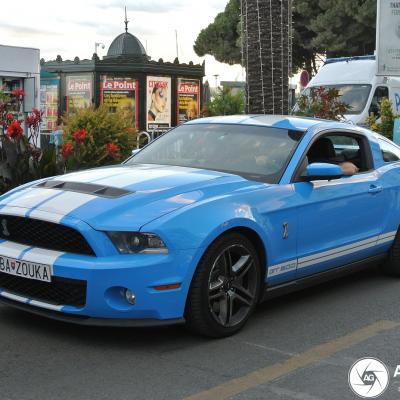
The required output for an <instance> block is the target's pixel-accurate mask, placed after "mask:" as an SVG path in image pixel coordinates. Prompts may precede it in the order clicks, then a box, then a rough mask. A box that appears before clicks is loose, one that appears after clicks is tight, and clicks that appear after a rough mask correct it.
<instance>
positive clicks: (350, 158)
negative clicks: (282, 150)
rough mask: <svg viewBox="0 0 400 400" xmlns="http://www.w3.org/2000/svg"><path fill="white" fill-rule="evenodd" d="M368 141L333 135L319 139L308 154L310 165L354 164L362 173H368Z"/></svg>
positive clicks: (349, 136) (350, 136) (357, 137)
mask: <svg viewBox="0 0 400 400" xmlns="http://www.w3.org/2000/svg"><path fill="white" fill-rule="evenodd" d="M367 146H368V144H367V143H366V139H365V138H363V137H359V136H355V135H346V134H339V133H338V134H331V135H327V136H323V137H320V138H319V139H317V140H316V141H315V142H314V143H313V145H312V146H311V147H310V149H309V150H308V152H307V159H308V164H311V163H314V162H326V163H332V164H338V165H340V164H342V163H344V162H351V163H353V164H354V165H355V166H356V167H357V168H358V169H359V171H360V172H363V171H368V170H369V169H370V168H371V167H370V165H369V164H370V163H369V161H368V158H367V153H366V152H367Z"/></svg>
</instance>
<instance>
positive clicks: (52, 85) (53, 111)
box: [40, 79, 60, 131]
mask: <svg viewBox="0 0 400 400" xmlns="http://www.w3.org/2000/svg"><path fill="white" fill-rule="evenodd" d="M59 85H60V81H59V79H42V80H41V81H40V109H41V110H43V122H42V126H41V128H42V130H44V131H54V130H55V129H56V127H57V119H58V88H59Z"/></svg>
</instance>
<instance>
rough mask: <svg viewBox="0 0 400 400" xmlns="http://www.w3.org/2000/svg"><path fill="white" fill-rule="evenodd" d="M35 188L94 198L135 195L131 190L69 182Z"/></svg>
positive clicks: (43, 184) (51, 183)
mask: <svg viewBox="0 0 400 400" xmlns="http://www.w3.org/2000/svg"><path fill="white" fill-rule="evenodd" d="M35 187H40V188H45V189H59V190H65V191H70V192H78V193H86V194H92V195H94V196H100V197H109V198H116V197H122V196H126V195H127V194H131V193H134V192H132V191H129V190H125V189H120V188H116V187H112V186H104V185H96V184H93V183H83V182H68V181H64V182H63V181H56V180H49V181H46V182H42V183H39V184H38V185H36V186H35Z"/></svg>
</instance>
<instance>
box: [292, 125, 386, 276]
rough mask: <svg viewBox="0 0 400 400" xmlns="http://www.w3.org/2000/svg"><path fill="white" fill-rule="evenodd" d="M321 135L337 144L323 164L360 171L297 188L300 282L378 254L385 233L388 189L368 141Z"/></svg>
mask: <svg viewBox="0 0 400 400" xmlns="http://www.w3.org/2000/svg"><path fill="white" fill-rule="evenodd" d="M321 136H323V137H325V138H329V139H330V140H332V142H333V143H334V152H335V154H334V155H333V157H332V160H324V161H326V162H329V161H331V162H336V163H340V161H346V160H348V161H349V160H353V161H354V163H356V164H359V166H360V171H359V172H358V173H356V174H355V175H353V176H344V177H342V178H340V179H334V180H331V181H327V180H321V181H314V182H299V181H297V182H295V183H294V188H295V191H296V193H297V194H298V199H299V207H298V216H299V220H298V228H299V230H298V239H297V254H298V261H297V272H296V277H297V278H301V277H304V276H307V275H311V274H315V273H318V272H321V271H324V270H326V269H330V268H333V267H337V266H340V265H344V264H347V263H350V262H353V261H356V260H360V259H363V258H367V257H368V256H371V255H373V254H374V253H375V252H376V246H375V244H376V242H377V239H378V236H379V234H380V233H381V232H382V219H383V215H384V193H383V186H382V182H381V179H380V176H379V174H378V173H377V172H376V171H375V170H374V168H373V161H372V154H371V149H370V145H369V141H368V139H367V138H366V137H365V136H363V135H362V134H356V133H347V132H328V133H324V134H323V135H321ZM321 136H320V137H321ZM316 140H318V138H316V139H314V141H313V143H315V141H316ZM311 147H312V144H311ZM310 150H311V148H309V152H310ZM309 152H308V153H307V154H309ZM309 161H311V162H312V160H309ZM302 162H303V164H304V159H303V161H300V163H302ZM374 247H375V248H374Z"/></svg>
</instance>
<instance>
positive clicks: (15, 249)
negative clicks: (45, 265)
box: [0, 241, 31, 258]
mask: <svg viewBox="0 0 400 400" xmlns="http://www.w3.org/2000/svg"><path fill="white" fill-rule="evenodd" d="M30 247H31V246H26V245H24V244H19V243H14V242H8V241H6V242H2V243H0V255H2V256H6V257H10V258H18V257H19V256H20V254H21V253H22V252H23V251H26V250H28V249H29V248H30Z"/></svg>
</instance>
